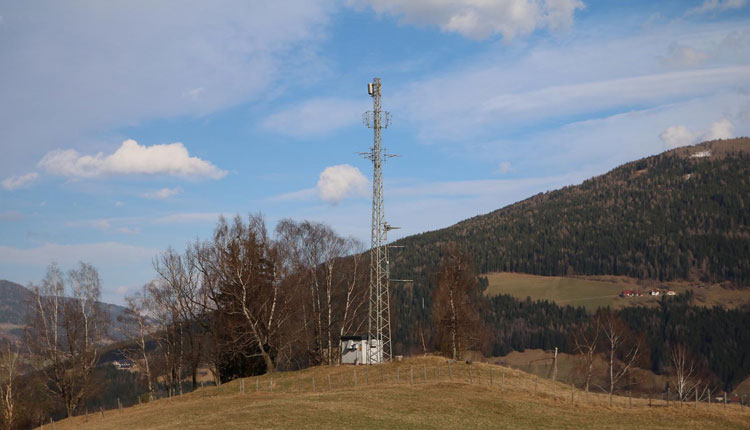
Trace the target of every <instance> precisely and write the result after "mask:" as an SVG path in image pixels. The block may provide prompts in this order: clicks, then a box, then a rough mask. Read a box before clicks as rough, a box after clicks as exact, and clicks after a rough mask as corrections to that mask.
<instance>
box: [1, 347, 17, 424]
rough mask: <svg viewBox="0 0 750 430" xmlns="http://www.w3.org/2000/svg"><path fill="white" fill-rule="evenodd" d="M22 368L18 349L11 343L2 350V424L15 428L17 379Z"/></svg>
mask: <svg viewBox="0 0 750 430" xmlns="http://www.w3.org/2000/svg"><path fill="white" fill-rule="evenodd" d="M19 366H20V354H19V353H18V349H17V348H16V347H14V346H13V345H12V344H11V343H10V342H8V343H7V344H5V345H3V346H2V349H0V424H1V425H2V427H3V428H8V429H10V428H13V423H14V422H15V421H16V399H17V394H15V392H14V391H15V389H16V388H17V387H16V378H17V377H18V373H19Z"/></svg>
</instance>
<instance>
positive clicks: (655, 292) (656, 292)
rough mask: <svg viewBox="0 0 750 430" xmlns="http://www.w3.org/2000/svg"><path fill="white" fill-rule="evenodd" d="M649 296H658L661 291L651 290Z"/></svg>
mask: <svg viewBox="0 0 750 430" xmlns="http://www.w3.org/2000/svg"><path fill="white" fill-rule="evenodd" d="M650 294H651V295H652V296H658V295H659V294H661V291H659V290H657V289H656V288H654V289H653V290H651V293H650Z"/></svg>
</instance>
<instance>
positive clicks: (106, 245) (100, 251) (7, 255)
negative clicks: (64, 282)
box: [0, 242, 158, 266]
mask: <svg viewBox="0 0 750 430" xmlns="http://www.w3.org/2000/svg"><path fill="white" fill-rule="evenodd" d="M157 253H158V250H156V249H152V248H146V247H141V246H133V245H126V244H123V243H118V242H101V243H84V244H72V245H61V244H56V243H45V244H44V245H42V246H38V247H36V248H15V247H11V246H4V245H0V264H29V265H36V266H46V265H48V264H49V263H50V262H52V261H56V262H57V263H59V264H61V265H63V266H67V265H73V264H76V263H77V262H79V261H87V262H90V263H92V264H94V266H97V265H98V264H100V263H103V262H105V261H106V262H127V263H132V262H140V263H144V262H145V263H146V264H148V262H149V261H150V260H151V258H152V257H153V256H154V255H156V254H157Z"/></svg>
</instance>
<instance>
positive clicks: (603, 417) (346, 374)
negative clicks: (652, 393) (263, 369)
mask: <svg viewBox="0 0 750 430" xmlns="http://www.w3.org/2000/svg"><path fill="white" fill-rule="evenodd" d="M438 363H441V378H440V381H437V380H436V377H437V365H438ZM412 366H413V368H414V385H413V386H412V385H410V384H409V380H408V376H409V374H410V371H411V368H412ZM424 366H426V367H427V381H425V379H424V368H425V367H424ZM469 368H471V369H472V379H473V383H469V380H468V377H469ZM490 369H492V371H493V375H494V379H493V386H490V381H489V374H490V373H489V372H490ZM356 371H357V372H358V376H357V380H358V384H357V387H354V372H355V369H354V368H353V367H340V366H338V367H330V368H326V367H319V368H313V369H308V370H304V371H300V372H287V373H283V374H276V375H275V376H274V377H273V378H274V381H275V389H274V392H273V393H270V392H269V391H268V386H269V383H270V381H271V378H272V377H271V376H269V375H265V376H262V377H260V378H258V379H257V380H258V382H259V385H260V386H261V387H262V390H261V392H255V381H256V379H255V378H247V379H246V380H245V388H246V394H240V393H239V386H240V385H239V382H238V381H233V382H231V383H229V384H225V385H223V386H221V387H219V388H215V387H211V388H205V389H200V390H198V391H197V392H195V393H192V394H189V395H185V396H182V397H178V398H174V399H165V400H159V401H156V402H154V403H152V404H148V405H142V406H135V407H132V408H127V409H125V410H123V411H122V412H118V411H108V412H106V413H105V417H104V418H103V419H102V418H100V417H99V416H98V415H97V416H93V415H92V416H91V417H89V420H88V421H87V422H85V419H84V418H83V417H76V418H74V419H73V421H72V423H65V422H62V423H58V426H59V428H67V427H66V425H65V424H72V425H73V426H74V427H75V428H80V429H103V430H107V429H122V428H127V429H140V428H159V429H172V428H174V429H194V428H227V429H232V428H344V427H354V426H355V424H356V426H357V427H360V428H364V429H371V428H372V429H375V428H432V429H442V428H445V429H448V428H450V429H455V428H501V429H502V428H508V429H511V428H512V429H518V428H556V429H578V428H608V429H620V428H622V429H626V428H627V429H632V428H638V427H641V428H650V429H701V428H708V427H710V428H748V427H747V423H748V422H749V421H748V419H750V409H745V410H744V411H740V409H739V407H738V406H730V407H729V408H728V409H726V410H725V409H724V408H723V407H721V406H718V405H714V406H713V407H712V408H711V410H708V406H707V405H705V404H701V405H700V406H699V408H698V410H695V408H694V407H688V406H685V407H682V408H680V407H670V408H666V407H663V405H660V406H659V407H651V408H649V407H648V406H647V401H646V400H633V408H632V409H631V408H628V407H627V399H625V398H621V397H618V398H616V405H615V406H614V407H609V406H607V401H606V397H605V396H602V395H591V403H590V404H587V403H586V401H585V397H584V396H583V395H582V394H581V393H580V392H577V393H576V398H575V403H574V404H573V403H571V400H570V387H569V386H565V385H562V384H557V385H555V386H553V384H552V383H551V382H550V381H540V382H539V385H538V387H537V388H536V390H535V388H534V377H532V376H530V375H527V374H525V373H523V372H517V371H513V370H510V369H509V368H505V367H500V366H493V365H489V364H481V363H475V364H473V365H471V366H468V365H466V364H453V365H452V366H451V374H452V377H453V381H452V382H451V381H449V376H448V371H447V367H446V366H445V362H444V360H440V359H437V358H421V359H412V360H409V361H407V362H403V363H394V364H389V365H384V366H383V371H384V372H383V378H384V382H381V379H380V378H381V377H380V367H371V368H370V369H369V370H367V369H366V368H364V367H359V368H357V369H356ZM397 371H398V372H399V376H400V378H399V380H396V372H397ZM365 372H368V373H367V376H366V374H365ZM502 372H505V373H506V380H505V384H504V387H505V388H504V389H501V387H500V385H501V381H502V377H501V375H502ZM516 374H517V375H518V378H516V377H515V376H514V375H516ZM329 375H330V376H331V381H332V382H331V384H332V385H331V389H330V390H329V388H328V376H329ZM312 378H315V379H316V383H317V385H316V388H317V391H316V392H312ZM366 379H367V381H368V382H369V383H368V384H367V385H366V384H365V380H366ZM554 394H556V397H555V396H554Z"/></svg>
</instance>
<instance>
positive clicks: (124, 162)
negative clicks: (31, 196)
mask: <svg viewBox="0 0 750 430" xmlns="http://www.w3.org/2000/svg"><path fill="white" fill-rule="evenodd" d="M39 168H41V169H43V170H45V171H46V172H47V173H49V174H53V175H60V176H66V177H72V178H93V177H97V176H103V175H158V174H164V175H172V176H180V177H186V178H210V179H221V178H223V177H224V176H226V174H227V172H226V171H224V170H221V169H219V168H217V167H216V166H214V165H213V164H211V163H210V162H208V161H205V160H201V159H200V158H198V157H191V156H190V154H188V151H187V149H186V148H185V146H184V145H183V144H182V143H179V142H178V143H171V144H168V145H152V146H145V145H144V146H142V145H139V144H138V142H136V141H134V140H126V141H125V142H123V143H122V145H121V146H120V147H119V148H118V149H117V150H116V151H115V152H114V153H112V154H110V155H104V154H103V153H101V152H100V153H98V154H96V155H81V154H79V153H78V152H77V151H76V150H73V149H68V150H57V151H52V152H49V153H48V154H47V155H45V156H44V158H42V160H41V161H40V162H39Z"/></svg>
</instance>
